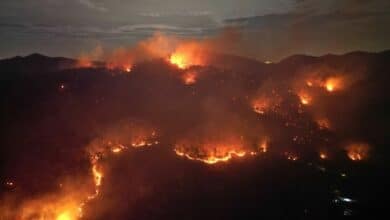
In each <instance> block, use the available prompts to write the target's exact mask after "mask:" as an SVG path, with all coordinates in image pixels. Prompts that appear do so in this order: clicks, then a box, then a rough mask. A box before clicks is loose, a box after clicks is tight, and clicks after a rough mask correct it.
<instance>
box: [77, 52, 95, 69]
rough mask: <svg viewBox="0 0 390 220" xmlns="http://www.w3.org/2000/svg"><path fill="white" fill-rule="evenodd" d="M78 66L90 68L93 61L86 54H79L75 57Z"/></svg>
mask: <svg viewBox="0 0 390 220" xmlns="http://www.w3.org/2000/svg"><path fill="white" fill-rule="evenodd" d="M76 67H78V68H90V67H93V63H92V61H91V58H90V57H89V56H87V55H81V56H80V57H79V58H78V59H77V65H76Z"/></svg>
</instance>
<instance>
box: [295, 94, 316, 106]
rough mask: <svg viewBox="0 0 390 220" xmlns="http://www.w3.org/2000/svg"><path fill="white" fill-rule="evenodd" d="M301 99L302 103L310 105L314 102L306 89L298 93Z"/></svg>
mask: <svg viewBox="0 0 390 220" xmlns="http://www.w3.org/2000/svg"><path fill="white" fill-rule="evenodd" d="M298 97H299V100H300V102H301V104H302V105H310V104H311V103H312V100H313V98H312V96H310V95H309V94H308V93H307V92H305V91H300V92H299V93H298Z"/></svg>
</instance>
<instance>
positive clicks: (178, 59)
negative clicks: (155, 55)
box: [168, 42, 205, 69]
mask: <svg viewBox="0 0 390 220" xmlns="http://www.w3.org/2000/svg"><path fill="white" fill-rule="evenodd" d="M168 61H169V62H170V63H171V64H173V65H175V66H177V67H178V68H179V69H187V68H188V67H191V66H202V65H204V63H205V54H204V51H203V49H202V47H201V45H200V44H199V43H197V42H187V43H182V44H179V45H178V46H177V48H176V49H175V51H174V52H173V53H172V54H171V55H170V56H169V59H168Z"/></svg>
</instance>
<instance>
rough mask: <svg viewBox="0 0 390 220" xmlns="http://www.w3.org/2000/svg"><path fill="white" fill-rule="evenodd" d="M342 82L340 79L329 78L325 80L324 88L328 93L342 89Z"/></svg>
mask: <svg viewBox="0 0 390 220" xmlns="http://www.w3.org/2000/svg"><path fill="white" fill-rule="evenodd" d="M343 81H344V80H343V78H342V77H329V78H328V79H326V81H325V84H324V87H325V88H326V90H327V91H328V92H334V91H337V90H340V89H342V86H343Z"/></svg>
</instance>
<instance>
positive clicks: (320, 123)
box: [316, 118, 330, 129]
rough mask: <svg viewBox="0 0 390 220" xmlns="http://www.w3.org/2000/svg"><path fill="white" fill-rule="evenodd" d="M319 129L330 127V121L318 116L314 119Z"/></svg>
mask: <svg viewBox="0 0 390 220" xmlns="http://www.w3.org/2000/svg"><path fill="white" fill-rule="evenodd" d="M316 123H317V125H318V127H319V128H320V129H330V121H329V120H328V119H327V118H320V119H317V120H316Z"/></svg>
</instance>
